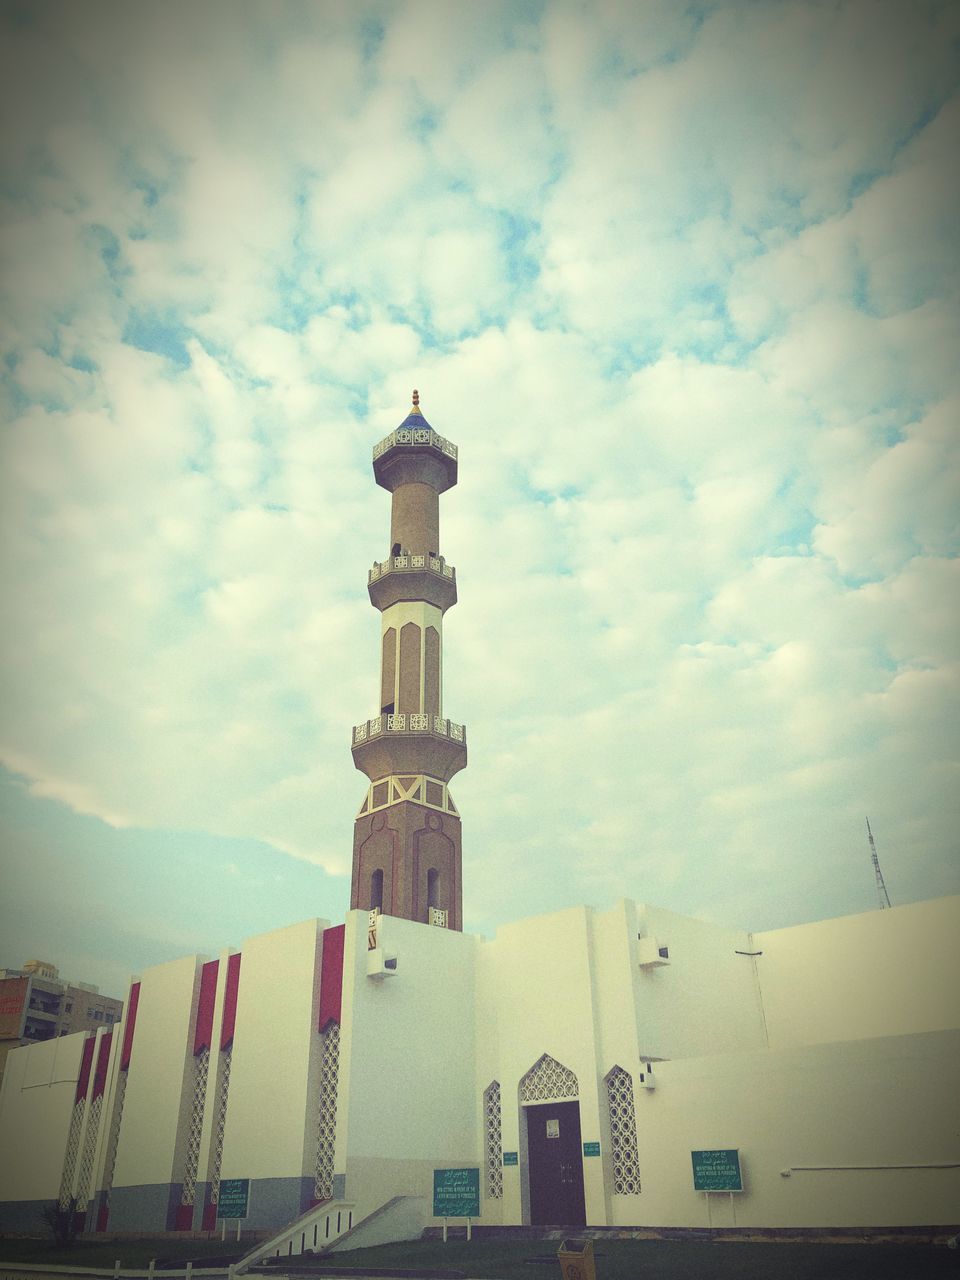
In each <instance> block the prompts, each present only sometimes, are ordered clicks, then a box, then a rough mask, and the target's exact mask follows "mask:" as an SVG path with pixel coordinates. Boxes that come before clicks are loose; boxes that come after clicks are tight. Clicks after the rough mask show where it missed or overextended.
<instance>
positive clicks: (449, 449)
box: [373, 427, 457, 458]
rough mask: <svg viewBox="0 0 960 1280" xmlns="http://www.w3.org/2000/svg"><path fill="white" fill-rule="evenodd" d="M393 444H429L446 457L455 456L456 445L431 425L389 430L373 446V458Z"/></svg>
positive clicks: (390, 447)
mask: <svg viewBox="0 0 960 1280" xmlns="http://www.w3.org/2000/svg"><path fill="white" fill-rule="evenodd" d="M395 444H431V445H433V447H434V448H435V449H439V450H440V452H441V453H445V454H446V455H447V457H448V458H456V456H457V446H456V445H455V444H452V443H451V441H449V440H444V438H443V436H440V435H437V433H436V431H434V429H433V427H397V429H396V431H391V432H390V434H389V435H388V436H384V438H383V439H382V440H381V441H380V443H379V444H376V445H374V446H373V456H374V458H379V457H380V455H381V454H383V453H386V452H387V450H388V449H392V448H393V446H394V445H395Z"/></svg>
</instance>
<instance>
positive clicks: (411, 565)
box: [367, 555, 457, 612]
mask: <svg viewBox="0 0 960 1280" xmlns="http://www.w3.org/2000/svg"><path fill="white" fill-rule="evenodd" d="M367 591H368V592H369V593H370V603H371V604H372V605H374V606H375V607H376V608H377V609H380V610H381V612H382V611H383V610H384V609H389V607H390V606H391V605H392V604H396V603H397V601H399V600H427V601H429V602H430V604H434V605H436V606H437V608H438V609H440V610H441V611H442V612H446V610H447V609H449V608H450V607H451V605H455V604H456V603H457V573H456V570H455V569H454V567H453V565H452V564H447V562H446V560H444V558H443V556H410V555H396V556H391V557H390V559H389V560H384V561H382V562H380V563H378V564H375V565H374V566H373V568H372V569H370V571H369V572H368V573H367Z"/></svg>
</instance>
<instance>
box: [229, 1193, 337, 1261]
mask: <svg viewBox="0 0 960 1280" xmlns="http://www.w3.org/2000/svg"><path fill="white" fill-rule="evenodd" d="M353 1210H354V1203H353V1201H351V1200H325V1201H324V1202H323V1203H322V1204H316V1205H314V1206H313V1208H312V1209H308V1210H307V1211H306V1213H301V1215H300V1217H299V1218H294V1220H293V1222H290V1223H288V1224H287V1225H286V1226H285V1227H284V1228H283V1230H282V1231H278V1232H277V1234H276V1235H274V1236H271V1237H270V1238H269V1240H261V1241H260V1242H259V1243H258V1244H257V1245H256V1246H255V1247H254V1248H253V1249H251V1250H250V1252H249V1253H247V1254H245V1255H244V1256H243V1257H242V1258H241V1259H240V1261H239V1262H238V1263H236V1264H235V1266H234V1267H233V1274H234V1275H235V1276H242V1275H245V1274H246V1272H248V1271H250V1270H251V1269H252V1268H255V1267H257V1265H258V1264H260V1263H265V1262H266V1263H269V1262H271V1260H272V1259H274V1258H293V1257H296V1256H297V1255H298V1254H302V1253H322V1252H323V1250H324V1249H328V1248H329V1247H330V1245H332V1244H333V1242H334V1241H335V1240H337V1239H338V1238H339V1237H340V1236H342V1235H345V1234H346V1233H347V1232H348V1231H349V1230H350V1229H351V1228H352V1227H353Z"/></svg>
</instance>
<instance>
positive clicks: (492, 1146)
mask: <svg viewBox="0 0 960 1280" xmlns="http://www.w3.org/2000/svg"><path fill="white" fill-rule="evenodd" d="M483 1128H484V1139H485V1141H484V1146H485V1153H486V1174H487V1176H486V1188H487V1195H488V1196H489V1198H490V1199H491V1200H501V1199H503V1140H502V1137H501V1129H500V1083H499V1081H497V1080H493V1081H491V1082H490V1084H489V1085H487V1087H486V1089H485V1090H484V1092H483Z"/></svg>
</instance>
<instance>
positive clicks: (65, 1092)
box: [0, 1032, 87, 1230]
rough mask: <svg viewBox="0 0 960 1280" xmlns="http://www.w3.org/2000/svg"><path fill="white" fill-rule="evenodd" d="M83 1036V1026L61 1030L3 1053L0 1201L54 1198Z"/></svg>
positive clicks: (57, 1185)
mask: <svg viewBox="0 0 960 1280" xmlns="http://www.w3.org/2000/svg"><path fill="white" fill-rule="evenodd" d="M86 1038H87V1037H86V1036H85V1035H84V1034H83V1033H82V1032H78V1033H77V1034H75V1035H72V1036H59V1037H57V1038H55V1039H53V1040H44V1041H42V1042H41V1043H40V1044H31V1045H24V1046H23V1047H22V1048H19V1049H13V1050H11V1052H10V1053H9V1054H8V1055H7V1061H6V1067H5V1070H4V1074H3V1088H2V1093H0V1153H2V1155H3V1158H2V1159H0V1201H4V1200H14V1201H15V1200H45V1201H51V1200H55V1199H56V1198H57V1196H58V1194H59V1192H60V1177H61V1174H62V1172H63V1158H64V1153H65V1151H66V1147H67V1135H68V1133H69V1131H70V1121H71V1119H72V1117H73V1107H74V1098H75V1096H76V1090H77V1080H78V1079H79V1076H80V1062H81V1059H82V1057H83V1045H84V1041H85V1040H86ZM36 1225H37V1228H38V1230H39V1228H40V1223H39V1222H37V1224H36Z"/></svg>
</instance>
